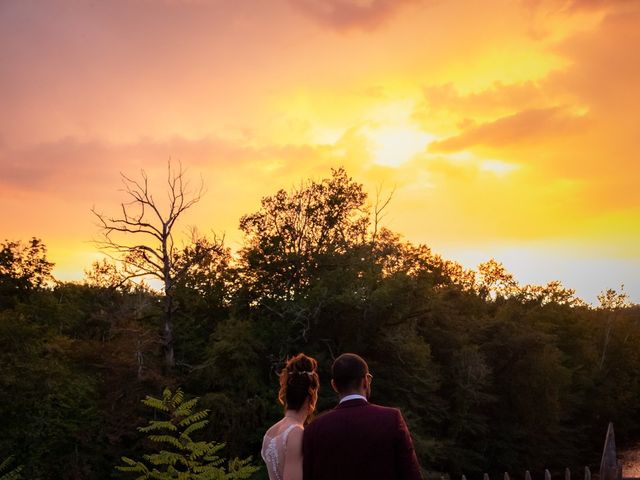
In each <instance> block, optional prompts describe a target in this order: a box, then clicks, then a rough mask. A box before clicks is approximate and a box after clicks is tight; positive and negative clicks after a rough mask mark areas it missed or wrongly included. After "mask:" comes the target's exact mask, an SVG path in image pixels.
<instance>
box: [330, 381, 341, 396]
mask: <svg viewBox="0 0 640 480" xmlns="http://www.w3.org/2000/svg"><path fill="white" fill-rule="evenodd" d="M331 388H333V391H334V392H336V393H340V392H339V391H338V389H337V388H336V382H334V381H333V378H332V379H331Z"/></svg>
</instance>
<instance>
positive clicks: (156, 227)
mask: <svg viewBox="0 0 640 480" xmlns="http://www.w3.org/2000/svg"><path fill="white" fill-rule="evenodd" d="M120 175H121V177H122V184H123V188H122V189H121V190H120V191H122V192H123V193H124V195H125V197H126V200H125V201H124V202H122V203H121V204H120V214H119V215H118V216H109V215H105V214H103V213H101V212H98V211H97V210H96V209H95V207H94V208H92V209H91V212H92V213H93V214H94V215H95V217H96V218H97V219H98V225H99V227H100V230H101V233H102V236H101V240H99V241H97V242H96V243H97V244H98V246H99V247H100V248H101V250H103V251H104V252H105V253H106V254H107V255H109V256H110V257H111V258H113V259H115V260H117V261H119V262H122V264H123V265H124V274H123V276H124V277H125V278H124V279H123V280H131V279H134V278H156V279H158V280H160V282H161V283H162V285H163V289H162V291H163V296H164V309H163V329H162V334H163V354H164V364H165V367H167V368H169V369H170V368H173V367H174V366H175V355H174V345H173V313H174V290H175V284H176V282H177V281H178V280H179V279H180V277H181V276H182V275H184V274H185V273H186V271H187V269H188V268H189V266H190V264H189V265H185V264H184V262H181V263H182V264H181V265H180V266H179V267H178V266H177V263H176V260H177V259H178V255H179V250H178V248H177V247H176V243H175V240H174V232H175V228H176V223H177V221H178V220H179V219H180V218H181V217H182V216H183V214H184V212H185V211H187V210H188V209H189V208H191V207H192V206H193V205H195V204H196V203H198V202H199V201H200V199H201V198H202V195H203V194H204V183H203V182H202V179H201V181H200V185H199V186H198V187H197V188H195V189H191V188H190V186H189V182H188V180H186V179H185V170H184V169H183V168H182V165H181V164H180V165H179V167H178V169H177V171H176V170H174V169H173V168H172V165H171V161H169V163H168V167H167V201H166V202H165V204H164V205H162V204H161V203H160V202H157V201H156V199H155V198H154V197H153V194H152V193H151V190H150V187H149V178H148V176H147V173H146V172H145V171H144V170H142V171H141V179H140V180H135V179H133V178H130V177H128V176H126V175H124V174H122V173H121V174H120ZM195 261H197V259H196V258H194V259H193V262H195ZM193 262H192V263H193Z"/></svg>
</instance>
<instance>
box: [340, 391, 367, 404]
mask: <svg viewBox="0 0 640 480" xmlns="http://www.w3.org/2000/svg"><path fill="white" fill-rule="evenodd" d="M356 399H357V400H364V401H365V402H368V400H367V397H365V396H363V395H358V394H357V393H353V394H351V395H346V396H344V397H342V398H341V399H340V401H339V402H338V405H340V404H341V403H342V402H346V401H348V400H356Z"/></svg>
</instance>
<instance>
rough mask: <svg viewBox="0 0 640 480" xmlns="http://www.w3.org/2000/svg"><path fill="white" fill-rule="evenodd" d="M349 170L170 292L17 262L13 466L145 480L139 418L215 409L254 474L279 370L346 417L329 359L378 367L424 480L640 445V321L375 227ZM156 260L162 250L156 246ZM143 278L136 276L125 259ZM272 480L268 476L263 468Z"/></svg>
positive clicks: (188, 261) (42, 250) (196, 240)
mask: <svg viewBox="0 0 640 480" xmlns="http://www.w3.org/2000/svg"><path fill="white" fill-rule="evenodd" d="M379 213H380V212H379V211H378V209H377V208H376V207H375V206H374V207H372V206H371V205H370V200H369V198H368V196H367V194H366V192H365V191H364V189H363V187H362V185H360V184H358V183H357V182H355V181H354V180H353V179H351V178H350V177H349V176H348V175H347V173H346V172H345V171H344V170H342V169H338V170H334V171H332V172H331V175H330V176H329V177H328V178H326V179H323V180H320V181H308V182H306V183H304V184H302V185H301V186H300V187H298V188H296V189H293V190H290V191H285V190H280V191H278V192H276V193H275V194H274V195H271V196H268V197H265V198H264V199H263V200H262V203H261V205H260V206H259V207H258V209H257V210H256V211H255V212H253V213H250V214H247V215H245V216H243V217H242V218H241V219H240V229H241V230H242V232H243V233H244V244H243V246H242V248H241V249H239V250H238V251H237V252H232V251H231V250H230V248H229V247H227V246H226V245H225V244H224V242H223V241H222V240H221V239H219V238H207V237H203V236H200V235H198V236H194V237H193V240H192V241H191V242H190V243H188V244H186V245H185V246H183V247H182V248H181V249H179V250H178V251H175V252H173V253H172V257H171V261H172V268H175V269H177V270H176V271H179V272H181V274H180V275H176V276H175V278H173V279H172V284H171V287H170V288H171V295H172V298H171V305H170V308H171V312H170V313H171V322H172V329H173V331H172V346H173V349H174V366H171V367H172V368H167V362H166V352H165V350H166V338H165V336H164V334H163V322H164V318H165V315H166V313H167V312H166V305H167V303H166V301H165V297H164V295H166V292H160V291H155V290H153V289H151V288H149V287H148V286H146V285H145V284H144V283H143V284H136V283H133V282H132V280H131V279H129V280H127V271H130V270H127V268H126V267H127V265H126V263H125V264H124V265H122V264H115V263H112V262H111V261H106V260H105V261H102V262H98V263H96V264H94V265H93V266H92V267H91V268H90V269H89V270H88V271H87V272H86V277H85V280H84V281H82V282H62V281H58V280H56V279H54V278H53V277H52V275H51V272H52V267H53V264H52V263H51V262H50V261H49V260H48V259H47V256H46V247H45V245H44V243H43V242H42V241H41V240H39V239H35V238H34V239H31V240H28V241H26V242H25V241H19V240H18V241H13V240H5V241H4V242H3V243H1V244H0V418H1V419H2V423H1V424H0V432H1V433H2V435H0V463H1V462H2V461H3V460H4V459H5V458H8V457H10V456H13V463H14V464H15V465H21V466H22V468H23V470H22V475H23V476H24V477H25V478H30V479H100V478H105V479H107V478H114V477H115V478H129V477H126V476H123V475H124V473H122V472H117V471H116V470H115V468H114V467H115V466H116V465H119V464H121V463H122V462H121V457H123V456H126V457H128V458H137V457H140V456H141V455H142V454H143V453H145V452H149V450H150V448H151V445H150V444H149V442H148V441H147V440H145V437H144V435H141V434H140V432H138V431H137V429H136V427H139V426H143V425H146V424H147V422H148V420H149V418H148V416H149V411H148V408H147V407H145V405H143V404H142V403H141V400H143V399H144V398H146V397H147V396H148V395H152V396H158V395H161V392H163V390H164V389H165V388H166V387H169V388H172V389H177V388H180V389H182V391H184V392H186V394H187V396H188V397H191V398H193V397H199V398H200V400H199V405H200V406H201V407H202V408H204V409H207V410H208V423H206V425H204V424H203V426H202V431H201V433H202V435H203V438H205V439H206V440H207V441H212V442H213V441H215V442H224V443H225V444H226V447H225V450H223V452H222V453H223V454H224V456H228V457H230V458H231V457H240V458H245V457H247V456H253V457H254V462H255V463H256V464H259V458H257V457H258V452H259V449H260V445H261V440H262V435H263V433H264V431H265V430H266V428H267V427H268V426H269V425H270V424H271V423H272V422H273V421H275V420H276V419H277V418H278V416H279V415H281V413H282V412H281V407H280V406H279V405H278V403H277V400H276V391H277V372H278V371H279V369H280V368H281V367H282V365H283V362H284V360H285V359H286V358H287V356H288V355H291V354H295V353H297V352H300V351H304V352H305V353H307V354H308V355H312V356H314V357H315V358H317V360H318V362H319V364H320V374H321V379H322V387H321V391H320V400H319V405H318V406H319V410H324V409H327V408H331V406H332V405H333V404H334V403H335V396H334V394H333V393H332V391H331V388H330V387H329V367H330V365H331V362H332V359H333V358H335V356H337V355H338V354H340V353H342V352H345V351H354V352H357V353H359V354H361V355H362V356H363V357H365V358H366V359H367V360H368V361H369V364H370V368H371V370H372V372H373V373H374V375H375V380H374V384H373V394H372V400H373V401H374V402H377V403H381V404H386V405H392V406H396V407H400V408H402V410H403V413H404V415H405V417H406V419H407V422H408V424H409V426H410V428H411V431H412V434H413V438H414V443H415V446H416V450H417V453H418V456H419V458H420V461H421V464H422V465H423V467H424V469H425V470H426V471H446V472H450V473H452V474H460V473H465V474H466V475H467V476H468V477H469V475H478V474H480V473H481V472H483V471H489V472H504V471H505V470H512V471H523V470H525V469H530V470H541V469H543V468H550V469H560V468H564V467H566V466H584V465H585V464H590V465H592V466H594V465H597V463H598V461H599V457H598V455H599V453H600V449H601V447H602V441H603V438H604V432H605V429H606V426H607V422H608V421H610V420H611V421H613V422H614V423H615V425H616V429H617V433H618V436H619V438H621V439H622V440H623V441H624V440H625V439H638V438H640V377H639V376H638V375H637V372H638V371H640V349H638V345H639V343H640V307H638V306H637V305H632V304H630V303H629V302H628V301H627V298H626V296H625V295H624V293H623V292H616V291H614V290H610V291H607V292H603V294H602V295H601V297H600V305H599V306H598V307H592V306H588V305H586V304H585V303H584V302H582V301H580V299H578V298H576V296H575V294H574V292H573V291H572V290H570V289H567V288H565V287H563V286H562V285H561V284H560V283H559V282H551V283H549V284H548V285H545V286H532V285H525V286H522V285H519V284H518V283H517V282H516V281H515V280H514V278H513V276H512V275H511V274H510V273H509V272H507V271H506V270H505V269H504V267H503V266H502V265H501V264H500V263H499V262H497V261H495V260H489V261H488V262H486V263H485V264H482V265H480V266H479V268H478V270H477V271H471V270H467V269H464V268H463V267H462V266H460V265H459V264H457V263H455V262H452V261H448V260H446V259H443V258H441V257H440V256H438V255H436V254H435V253H433V252H432V251H431V250H430V249H429V248H428V247H427V246H425V245H415V244H412V243H410V242H408V241H406V240H404V239H403V238H402V237H401V236H400V235H399V234H397V233H395V232H392V231H390V230H388V229H386V228H382V227H381V226H380V225H379V223H378V221H377V220H378V214H379ZM150 247H151V248H156V247H157V246H156V245H150ZM125 261H126V258H125ZM256 478H265V472H264V469H262V470H261V471H259V472H258V473H257V474H256Z"/></svg>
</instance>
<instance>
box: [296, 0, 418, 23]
mask: <svg viewBox="0 0 640 480" xmlns="http://www.w3.org/2000/svg"><path fill="white" fill-rule="evenodd" d="M419 1H421V0H368V1H365V2H363V1H358V0H289V3H290V4H291V5H292V6H294V7H295V8H296V9H297V10H299V11H300V12H302V13H303V14H305V15H306V16H307V17H309V18H311V19H312V20H314V21H315V22H317V23H319V24H320V25H322V26H324V27H328V28H331V29H334V30H348V29H352V28H361V29H365V30H368V29H373V28H376V27H378V26H380V25H381V24H382V23H384V22H386V21H387V20H389V18H390V17H392V16H393V15H394V14H395V13H396V11H397V10H398V9H399V8H401V7H403V6H404V5H406V4H408V3H417V2H419Z"/></svg>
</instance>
